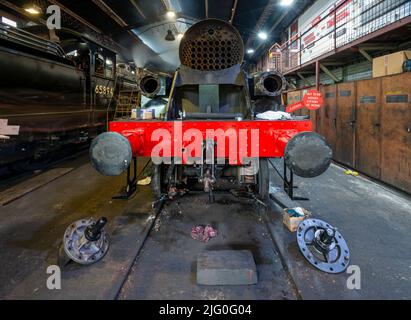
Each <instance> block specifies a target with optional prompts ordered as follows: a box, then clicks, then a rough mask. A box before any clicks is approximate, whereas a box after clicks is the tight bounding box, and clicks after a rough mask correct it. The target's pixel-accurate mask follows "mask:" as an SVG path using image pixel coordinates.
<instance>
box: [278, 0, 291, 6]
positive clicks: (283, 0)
mask: <svg viewBox="0 0 411 320" xmlns="http://www.w3.org/2000/svg"><path fill="white" fill-rule="evenodd" d="M293 2H294V0H281V2H280V5H282V6H291V5H292V4H293Z"/></svg>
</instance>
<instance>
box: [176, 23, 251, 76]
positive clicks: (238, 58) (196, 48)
mask: <svg viewBox="0 0 411 320" xmlns="http://www.w3.org/2000/svg"><path fill="white" fill-rule="evenodd" d="M179 55H180V61H181V64H182V65H184V66H186V67H189V68H191V69H194V70H201V71H219V70H225V69H229V68H231V67H233V66H235V65H237V64H241V63H242V62H243V59H244V44H243V40H242V38H241V35H240V34H239V32H238V31H237V30H236V29H235V28H234V27H233V26H232V25H231V24H229V23H227V22H225V21H222V20H218V19H207V20H203V21H200V22H198V23H196V24H195V25H193V26H192V27H190V28H189V29H188V30H187V31H186V32H185V34H184V37H183V38H182V40H181V43H180V52H179Z"/></svg>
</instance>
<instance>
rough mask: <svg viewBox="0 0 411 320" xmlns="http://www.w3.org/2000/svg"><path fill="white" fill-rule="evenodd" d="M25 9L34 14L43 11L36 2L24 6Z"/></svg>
mask: <svg viewBox="0 0 411 320" xmlns="http://www.w3.org/2000/svg"><path fill="white" fill-rule="evenodd" d="M24 11H26V12H28V13H30V14H33V15H37V14H40V13H41V8H40V7H39V6H37V5H35V4H31V5H28V6H26V7H25V8H24Z"/></svg>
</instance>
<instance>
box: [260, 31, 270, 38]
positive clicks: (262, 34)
mask: <svg viewBox="0 0 411 320" xmlns="http://www.w3.org/2000/svg"><path fill="white" fill-rule="evenodd" d="M258 37H259V38H260V39H261V40H267V39H268V34H267V33H266V32H263V31H260V32H259V33H258Z"/></svg>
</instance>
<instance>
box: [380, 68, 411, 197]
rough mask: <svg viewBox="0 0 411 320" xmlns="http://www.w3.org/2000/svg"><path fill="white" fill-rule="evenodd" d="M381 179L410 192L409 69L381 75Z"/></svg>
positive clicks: (410, 115)
mask: <svg viewBox="0 0 411 320" xmlns="http://www.w3.org/2000/svg"><path fill="white" fill-rule="evenodd" d="M382 94H383V98H382V111H381V132H382V142H381V143H382V146H381V152H382V156H381V180H382V181H384V182H386V183H389V184H391V185H393V186H395V187H397V188H399V189H402V190H404V191H407V192H410V193H411V73H403V74H400V75H396V76H392V77H384V78H383V79H382Z"/></svg>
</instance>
